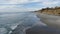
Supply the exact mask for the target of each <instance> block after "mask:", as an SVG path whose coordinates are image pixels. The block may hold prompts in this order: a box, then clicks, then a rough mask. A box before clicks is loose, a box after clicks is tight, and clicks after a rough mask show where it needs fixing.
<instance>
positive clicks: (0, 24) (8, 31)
mask: <svg viewBox="0 0 60 34" xmlns="http://www.w3.org/2000/svg"><path fill="white" fill-rule="evenodd" d="M37 25H38V26H39V27H40V28H43V29H46V30H47V31H52V32H56V33H60V30H57V29H52V28H48V26H47V25H46V24H44V23H42V22H41V21H40V19H39V18H38V17H37V16H36V14H35V13H34V12H0V34H15V33H17V34H26V30H27V29H29V28H32V27H34V26H37ZM34 28H35V27H34ZM37 28H38V27H37ZM37 28H35V31H37ZM38 29H39V28H38Z"/></svg>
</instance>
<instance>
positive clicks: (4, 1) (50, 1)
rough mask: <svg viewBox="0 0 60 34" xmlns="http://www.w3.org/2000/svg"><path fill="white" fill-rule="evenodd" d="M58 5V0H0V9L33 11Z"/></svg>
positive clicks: (59, 0) (59, 2)
mask: <svg viewBox="0 0 60 34" xmlns="http://www.w3.org/2000/svg"><path fill="white" fill-rule="evenodd" d="M54 6H60V0H0V10H5V9H6V10H7V9H8V10H18V11H34V10H39V9H40V8H43V7H54Z"/></svg>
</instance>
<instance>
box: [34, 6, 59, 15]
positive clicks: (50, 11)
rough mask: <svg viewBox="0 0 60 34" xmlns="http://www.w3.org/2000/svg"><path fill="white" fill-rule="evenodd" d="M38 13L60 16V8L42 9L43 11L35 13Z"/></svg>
mask: <svg viewBox="0 0 60 34" xmlns="http://www.w3.org/2000/svg"><path fill="white" fill-rule="evenodd" d="M35 12H38V13H43V14H52V15H60V7H54V8H52V7H51V8H49V7H47V8H42V9H41V10H38V11H35Z"/></svg>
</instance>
